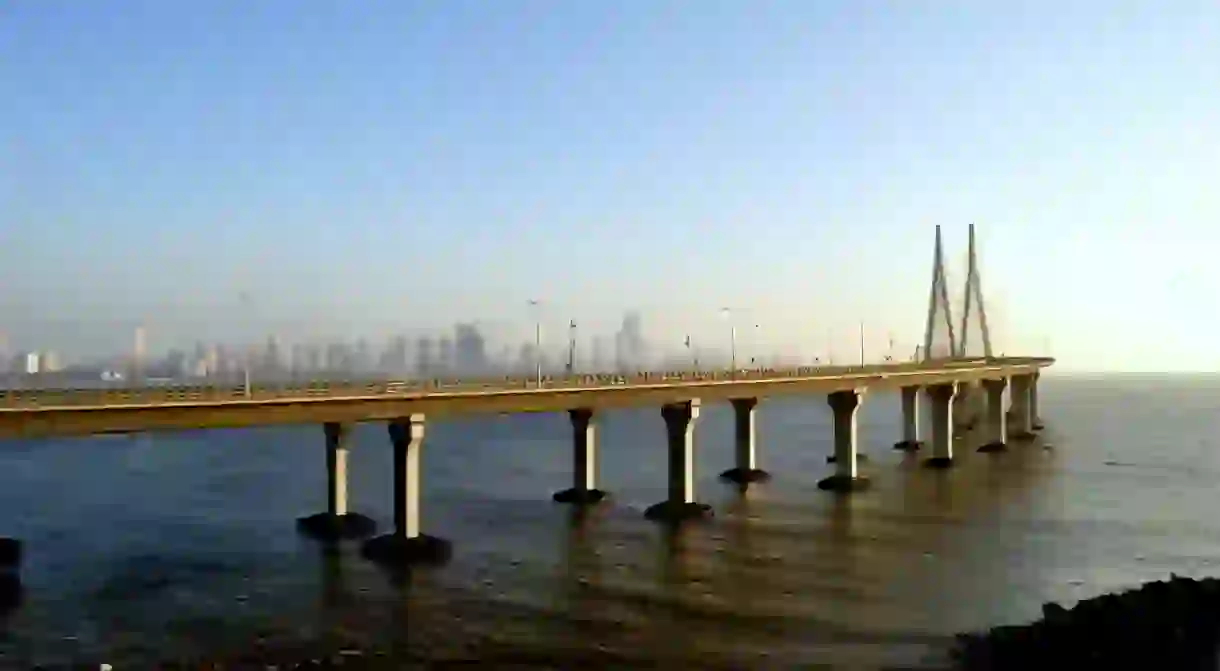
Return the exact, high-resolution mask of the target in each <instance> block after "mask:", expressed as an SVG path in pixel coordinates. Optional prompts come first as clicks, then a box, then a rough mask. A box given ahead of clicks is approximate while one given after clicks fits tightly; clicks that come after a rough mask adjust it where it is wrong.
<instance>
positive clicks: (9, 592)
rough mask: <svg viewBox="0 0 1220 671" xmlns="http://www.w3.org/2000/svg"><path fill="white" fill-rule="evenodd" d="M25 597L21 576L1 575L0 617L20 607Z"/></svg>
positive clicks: (12, 574)
mask: <svg viewBox="0 0 1220 671" xmlns="http://www.w3.org/2000/svg"><path fill="white" fill-rule="evenodd" d="M24 596H25V589H24V588H23V587H22V586H21V576H19V575H17V574H16V573H0V615H4V614H5V613H7V612H8V611H10V610H14V609H16V608H17V606H20V605H21V600H22V597H24Z"/></svg>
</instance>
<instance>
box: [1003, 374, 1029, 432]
mask: <svg viewBox="0 0 1220 671" xmlns="http://www.w3.org/2000/svg"><path fill="white" fill-rule="evenodd" d="M1032 387H1033V376H1032V375H1014V376H1012V390H1011V392H1009V395H1008V397H1009V403H1010V409H1009V412H1010V413H1011V415H1012V424H1011V425H1010V426H1009V427H1008V429H1009V435H1010V436H1012V437H1013V438H1014V439H1028V438H1030V437H1031V436H1032V435H1033V434H1032V433H1031V432H1030V429H1031V428H1032V427H1033V422H1032V421H1031V420H1032V419H1033V418H1032V417H1031V416H1030V396H1031V395H1032V394H1031V393H1030V389H1031V388H1032Z"/></svg>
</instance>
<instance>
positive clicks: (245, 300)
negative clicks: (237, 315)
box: [240, 291, 254, 398]
mask: <svg viewBox="0 0 1220 671" xmlns="http://www.w3.org/2000/svg"><path fill="white" fill-rule="evenodd" d="M240 299H241V304H242V307H243V308H245V309H246V310H247V311H248V312H253V311H254V309H253V307H252V301H251V300H250V294H248V293H246V292H245V291H243V292H241V296H240ZM247 316H249V315H247ZM251 348H252V346H251V345H250V344H249V343H247V344H246V346H245V348H244V349H245V352H244V353H243V355H242V376H243V378H244V383H243V385H242V386H244V387H245V390H246V398H250V396H251V389H250V355H251Z"/></svg>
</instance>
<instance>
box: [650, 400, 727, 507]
mask: <svg viewBox="0 0 1220 671" xmlns="http://www.w3.org/2000/svg"><path fill="white" fill-rule="evenodd" d="M661 417H662V418H664V419H665V431H666V434H667V436H668V439H669V473H668V476H669V497H668V498H667V499H666V500H665V501H662V502H660V503H657V504H655V505H652V506H650V507H649V508H648V510H646V511H644V516H645V517H647V518H648V519H652V520H662V521H669V522H676V521H681V520H684V519H690V518H697V517H705V516H707V515H708V514H710V513H711V509H712V507H711V506H709V505H707V504H703V503H696V502H695V420H696V419H697V418H698V417H699V401H698V399H695V400H691V401H686V402H683V403H671V404H669V405H665V406H662V408H661Z"/></svg>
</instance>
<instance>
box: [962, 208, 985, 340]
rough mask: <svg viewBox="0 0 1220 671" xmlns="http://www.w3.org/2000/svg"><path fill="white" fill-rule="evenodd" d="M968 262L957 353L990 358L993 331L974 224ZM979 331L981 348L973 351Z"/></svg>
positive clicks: (971, 230)
mask: <svg viewBox="0 0 1220 671" xmlns="http://www.w3.org/2000/svg"><path fill="white" fill-rule="evenodd" d="M968 245H969V247H968V251H967V261H966V287H965V299H964V300H963V307H962V327H961V329H960V330H959V331H958V332H957V352H956V356H958V357H960V358H966V357H969V356H972V355H973V356H979V355H982V356H985V357H988V358H990V357H991V356H992V354H991V330H990V329H989V328H988V327H987V307H986V305H985V304H984V303H983V285H982V280H980V279H979V260H978V250H977V248H976V247H975V244H974V224H970V239H969V243H968ZM971 317H974V318H975V320H976V321H977V324H978V325H977V329H972V328H971V327H972V326H974V324H972V323H971ZM972 330H977V331H978V333H979V340H978V343H979V346H978V348H977V349H976V350H975V351H971V349H970V347H969V346H970V345H971V344H973V342H974V341H973V340H972V339H971V335H970V334H971V331H972Z"/></svg>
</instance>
